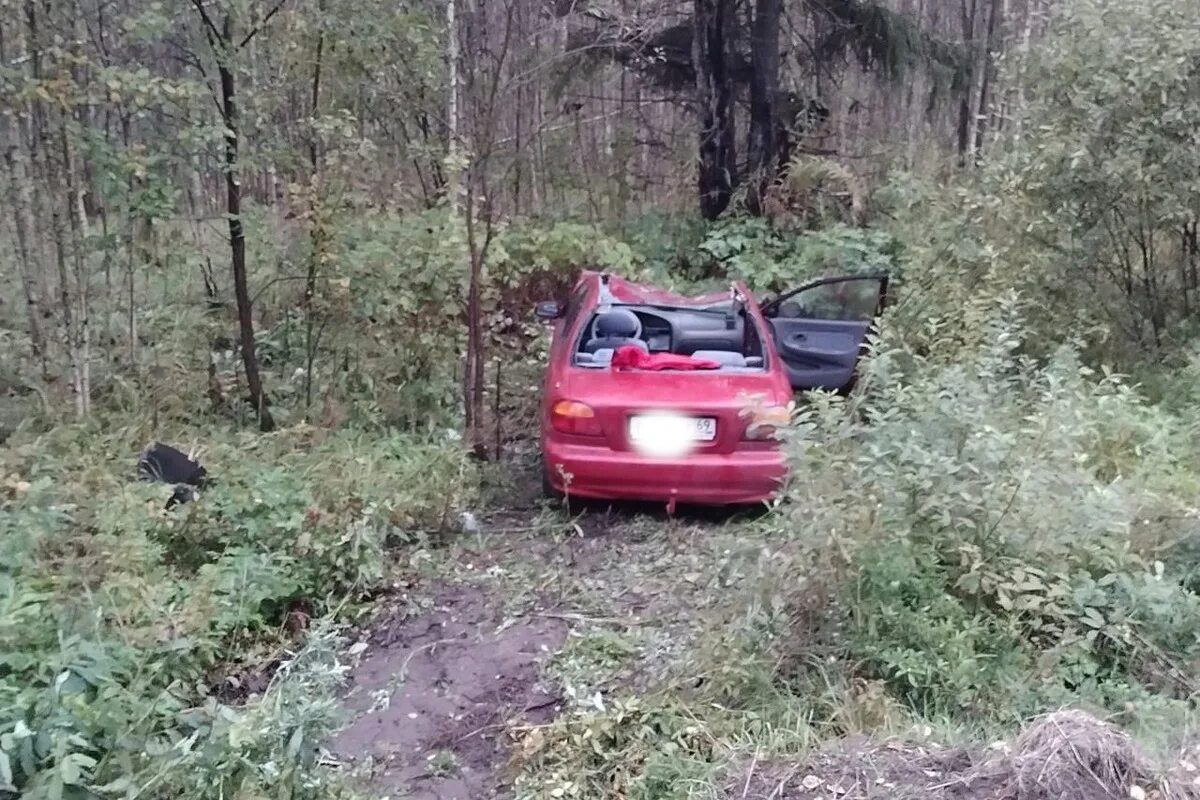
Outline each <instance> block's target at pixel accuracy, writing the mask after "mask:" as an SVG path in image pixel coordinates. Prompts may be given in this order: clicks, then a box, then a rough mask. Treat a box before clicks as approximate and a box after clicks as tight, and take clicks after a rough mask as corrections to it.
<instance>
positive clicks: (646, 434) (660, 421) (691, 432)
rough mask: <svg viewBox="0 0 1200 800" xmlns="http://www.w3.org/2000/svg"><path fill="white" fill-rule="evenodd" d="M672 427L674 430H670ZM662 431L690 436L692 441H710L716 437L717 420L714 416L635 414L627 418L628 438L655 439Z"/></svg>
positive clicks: (661, 434) (636, 440)
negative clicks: (671, 416)
mask: <svg viewBox="0 0 1200 800" xmlns="http://www.w3.org/2000/svg"><path fill="white" fill-rule="evenodd" d="M672 428H673V429H674V430H670V429H672ZM664 432H667V433H668V434H674V435H675V436H681V437H686V438H690V439H691V440H692V441H694V442H711V441H712V440H713V439H715V438H717V420H716V419H715V418H714V417H684V418H679V417H675V418H669V417H661V416H637V417H630V418H629V438H630V439H631V440H633V441H635V442H642V441H647V440H653V439H657V438H659V437H662V436H663V434H664Z"/></svg>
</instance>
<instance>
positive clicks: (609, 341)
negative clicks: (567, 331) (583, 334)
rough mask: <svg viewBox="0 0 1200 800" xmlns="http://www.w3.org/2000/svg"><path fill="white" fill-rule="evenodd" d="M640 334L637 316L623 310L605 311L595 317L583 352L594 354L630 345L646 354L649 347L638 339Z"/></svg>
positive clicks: (640, 323) (639, 322)
mask: <svg viewBox="0 0 1200 800" xmlns="http://www.w3.org/2000/svg"><path fill="white" fill-rule="evenodd" d="M641 333H642V321H641V320H640V319H638V318H637V314H634V313H633V312H632V311H629V310H626V309H624V308H617V309H613V310H612V311H605V312H602V313H600V314H597V315H596V319H595V321H594V322H593V323H592V338H591V339H588V341H587V342H586V343H585V344H584V345H583V352H585V353H595V352H596V351H597V350H616V349H617V348H618V347H624V346H626V345H632V346H634V347H639V348H641V349H642V350H645V351H646V352H647V353H648V352H650V345H648V344H646V342H644V341H642V340H641V339H639V338H638V337H639V336H640V335H641Z"/></svg>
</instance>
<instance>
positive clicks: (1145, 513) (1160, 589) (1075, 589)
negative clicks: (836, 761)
mask: <svg viewBox="0 0 1200 800" xmlns="http://www.w3.org/2000/svg"><path fill="white" fill-rule="evenodd" d="M994 312H995V313H994V314H993V316H992V317H991V319H990V321H989V322H987V323H986V324H984V325H983V326H982V328H981V329H982V330H984V331H986V332H987V333H986V335H985V336H983V337H982V340H983V341H986V342H987V343H988V344H986V345H985V346H982V347H980V348H979V349H977V350H975V351H969V350H968V351H963V350H961V349H959V350H957V352H958V358H957V359H955V360H950V359H945V360H943V358H942V357H941V354H938V353H933V354H929V355H916V354H914V353H913V352H912V351H911V350H908V349H905V348H903V347H901V346H899V345H897V344H895V343H893V344H887V343H880V344H877V346H876V351H875V353H874V355H873V357H872V358H871V359H870V361H869V363H868V365H867V367H866V369H865V370H864V374H863V382H862V386H861V389H860V392H859V393H858V394H857V395H856V396H855V397H853V398H852V399H851V400H848V401H845V400H841V399H836V398H825V397H820V396H818V397H815V398H814V399H813V402H812V403H811V404H810V405H809V406H808V407H807V408H806V409H805V410H804V411H803V412H802V413H801V415H800V418H799V423H798V430H797V432H796V434H795V436H794V439H793V441H792V443H791V444H790V451H791V454H792V455H791V462H792V470H793V474H795V475H796V476H797V479H796V480H794V481H793V482H792V484H791V486H790V488H789V490H788V493H787V500H788V502H787V503H786V504H785V505H784V506H782V507H781V509H780V512H779V515H778V517H777V520H776V524H777V525H778V526H779V529H780V530H781V532H786V534H787V535H788V537H789V539H791V540H793V541H795V542H797V543H798V545H799V548H800V550H799V552H801V553H803V555H802V556H801V557H800V559H799V561H798V562H796V563H797V565H803V566H802V567H801V566H798V569H799V572H798V574H797V576H796V578H795V580H796V581H798V582H799V583H800V585H801V586H802V587H805V588H804V589H803V591H805V592H811V593H813V594H814V595H815V596H827V595H832V596H833V597H834V598H835V600H834V602H833V603H831V604H830V606H829V614H831V615H832V617H833V619H832V620H829V619H827V620H826V622H827V624H828V625H829V627H831V628H835V629H837V630H839V631H841V635H842V639H841V642H840V644H841V647H842V648H843V651H842V652H843V654H844V656H845V657H846V658H847V659H849V662H850V663H854V664H859V665H861V666H860V669H862V670H864V671H865V673H866V674H867V675H868V676H869V677H877V678H880V679H883V680H885V681H887V682H888V684H889V685H890V686H891V687H892V691H893V693H894V694H895V695H896V696H898V697H901V698H903V699H904V700H906V701H907V702H908V703H909V705H910V706H911V707H912V708H914V710H916V711H918V712H919V713H922V714H933V715H938V714H950V715H960V716H963V717H971V718H985V719H987V718H991V719H994V718H996V717H998V716H999V717H1005V716H1008V717H1011V716H1014V715H1018V716H1019V715H1021V714H1025V713H1032V712H1033V711H1035V710H1038V709H1040V708H1042V707H1044V704H1045V702H1046V699H1047V698H1049V697H1056V698H1061V696H1062V695H1063V693H1064V690H1066V691H1068V692H1078V695H1077V697H1079V698H1081V699H1084V700H1085V701H1087V702H1105V703H1115V702H1116V700H1115V696H1117V695H1121V694H1122V693H1123V692H1118V691H1115V690H1114V687H1121V686H1126V687H1127V686H1135V685H1139V684H1140V685H1145V686H1152V687H1153V688H1154V690H1155V691H1158V692H1160V693H1162V694H1164V695H1166V696H1168V697H1169V696H1171V695H1173V694H1174V695H1179V696H1181V695H1182V694H1184V693H1185V691H1186V689H1185V687H1183V686H1180V685H1179V684H1178V682H1177V681H1175V680H1174V678H1172V676H1171V675H1170V674H1169V673H1170V669H1169V667H1168V666H1167V665H1169V664H1172V663H1179V662H1182V663H1187V662H1188V661H1189V660H1190V659H1192V658H1195V657H1196V656H1197V655H1200V633H1198V631H1200V628H1198V627H1197V626H1198V625H1200V599H1198V598H1197V596H1196V595H1195V594H1194V593H1193V592H1192V591H1191V589H1190V588H1188V586H1187V585H1184V584H1183V583H1182V582H1181V581H1180V580H1179V578H1178V576H1173V575H1172V574H1170V573H1167V572H1166V571H1165V570H1164V569H1163V567H1162V565H1161V564H1159V565H1156V563H1155V559H1156V558H1157V557H1158V550H1157V547H1158V544H1159V543H1160V540H1161V538H1162V537H1161V536H1154V535H1151V534H1150V533H1148V532H1147V531H1145V530H1144V528H1145V527H1147V526H1148V523H1147V520H1150V519H1153V518H1156V517H1158V516H1163V517H1174V516H1176V515H1177V514H1178V513H1180V512H1182V511H1184V510H1186V509H1188V508H1190V507H1191V506H1192V503H1193V501H1194V499H1195V496H1196V495H1195V484H1194V481H1192V480H1190V478H1189V477H1188V476H1189V475H1190V473H1191V465H1192V463H1193V458H1194V453H1195V444H1196V438H1195V431H1194V429H1193V426H1192V424H1191V423H1190V422H1185V421H1184V420H1182V419H1180V418H1176V417H1174V416H1172V415H1171V414H1170V413H1169V412H1167V411H1165V410H1163V409H1161V408H1156V407H1154V406H1150V405H1148V404H1147V403H1146V402H1145V401H1144V400H1143V399H1142V398H1141V396H1140V395H1138V394H1137V393H1136V392H1135V391H1134V390H1133V389H1132V388H1130V387H1129V386H1128V385H1127V384H1125V383H1124V382H1123V381H1121V380H1120V379H1119V378H1117V377H1116V376H1113V375H1107V374H1099V375H1097V374H1094V373H1093V372H1092V371H1091V370H1090V369H1088V368H1087V367H1085V366H1083V364H1082V363H1081V361H1080V359H1079V357H1078V355H1077V354H1076V353H1075V351H1073V350H1072V349H1070V348H1066V347H1064V348H1060V349H1059V350H1058V351H1057V352H1056V353H1055V354H1054V356H1053V357H1052V358H1051V359H1049V360H1048V361H1045V362H1037V361H1034V360H1032V359H1031V358H1029V357H1026V356H1021V355H1019V353H1020V350H1021V349H1022V336H1023V330H1022V327H1021V322H1020V309H1019V307H1018V306H1016V305H1014V304H1013V303H1012V302H1011V301H1005V302H1001V303H999V305H997V306H996V307H995V308H994ZM951 346H954V345H951ZM1149 526H1150V527H1153V524H1152V523H1149ZM822 584H824V585H823V586H822ZM1085 679H1086V680H1085ZM1124 694H1125V696H1129V695H1128V692H1124ZM1014 696H1015V697H1016V699H1015V700H1014V699H1013V698H1014Z"/></svg>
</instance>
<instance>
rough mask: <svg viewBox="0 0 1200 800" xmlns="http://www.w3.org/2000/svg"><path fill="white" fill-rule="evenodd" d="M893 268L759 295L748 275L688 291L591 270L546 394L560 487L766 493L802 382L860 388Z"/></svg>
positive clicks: (547, 456)
mask: <svg viewBox="0 0 1200 800" xmlns="http://www.w3.org/2000/svg"><path fill="white" fill-rule="evenodd" d="M886 293H887V276H885V275H855V276H848V277H840V278H827V279H825V280H821V281H817V282H814V283H810V284H807V285H805V286H802V287H801V288H799V289H796V290H795V291H792V292H788V293H786V294H784V295H782V296H780V297H777V298H775V299H773V300H770V301H769V302H766V303H764V304H763V305H761V306H760V305H758V304H757V303H756V302H755V301H754V300H753V299H752V298H751V296H750V293H749V291H747V289H746V287H745V286H743V285H742V284H740V283H738V284H734V285H733V286H732V287H731V288H730V290H729V291H726V292H717V293H714V294H707V295H699V296H694V297H686V296H681V295H677V294H674V293H671V292H668V291H664V290H662V289H656V288H653V287H650V286H644V285H640V284H636V283H632V282H629V281H626V280H623V279H621V278H619V277H616V276H610V275H607V274H601V273H597V272H585V273H583V275H582V276H581V277H580V279H579V282H578V283H577V284H576V285H575V287H574V289H573V290H572V292H571V295H570V300H569V301H568V302H567V304H566V306H565V307H563V306H561V305H560V304H559V303H556V302H546V303H539V304H538V307H537V316H538V317H540V318H541V319H544V320H552V321H553V322H554V332H553V337H552V340H551V345H550V360H549V365H548V367H547V369H546V376H545V385H544V389H543V394H542V426H541V450H542V469H543V483H544V487H545V489H546V491H547V493H548V494H550V495H551V496H561V495H563V494H567V495H569V496H571V497H583V498H602V499H613V500H615V499H628V500H652V501H662V502H666V503H668V504H669V505H671V506H673V505H674V504H675V503H676V502H679V503H698V504H705V505H730V504H743V503H756V502H760V501H763V500H766V499H768V498H770V497H771V495H772V494H773V493H774V492H775V491H776V490H777V489H778V488H779V485H780V481H781V479H782V478H783V477H784V474H785V469H784V461H783V456H782V453H781V452H780V450H779V446H778V442H777V441H776V439H775V426H778V425H781V424H786V422H787V421H788V419H789V416H790V407H789V404H790V403H791V401H792V396H793V392H794V391H796V390H803V389H816V388H821V389H831V390H844V389H847V388H848V387H849V386H850V384H851V383H852V381H853V378H854V371H855V365H856V363H857V361H858V357H859V354H860V352H861V350H862V346H863V342H864V340H865V338H866V335H867V331H868V329H869V327H870V325H871V322H872V320H873V319H874V317H875V316H876V314H877V313H878V312H879V310H880V309H881V308H882V305H883V301H884V298H885V297H886Z"/></svg>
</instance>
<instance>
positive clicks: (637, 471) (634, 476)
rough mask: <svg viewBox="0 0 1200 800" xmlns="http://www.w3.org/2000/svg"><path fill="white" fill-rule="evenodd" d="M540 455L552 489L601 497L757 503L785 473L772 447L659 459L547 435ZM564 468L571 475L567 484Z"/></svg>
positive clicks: (572, 494) (722, 503)
mask: <svg viewBox="0 0 1200 800" xmlns="http://www.w3.org/2000/svg"><path fill="white" fill-rule="evenodd" d="M542 456H543V459H544V463H545V465H546V472H547V478H548V480H549V482H550V485H551V486H552V487H553V488H554V489H555V490H556V491H559V492H563V491H566V492H568V493H569V494H570V495H571V496H572V497H583V498H596V499H604V500H649V501H662V502H668V501H670V500H672V499H674V500H675V501H676V502H679V503H695V504H702V505H740V504H744V503H745V504H749V503H759V502H762V501H764V500H767V499H770V498H771V496H772V495H774V494H775V492H776V491H777V490H778V489H779V486H780V482H781V481H782V479H783V477H784V474H785V468H784V462H783V454H782V453H781V452H779V450H778V449H775V448H771V449H762V450H742V451H738V452H734V453H729V454H710V453H699V454H697V453H694V454H692V455H689V456H686V457H683V458H680V459H677V460H659V459H649V458H646V457H644V456H641V455H638V454H637V453H633V452H622V451H615V450H609V449H608V448H605V447H594V446H590V445H578V444H570V443H564V442H558V441H554V440H553V439H550V440H548V441H545V442H543V445H542ZM560 467H561V472H560V470H559V468H560ZM562 473H567V474H568V475H570V481H569V486H567V485H565V484H566V483H567V481H565V480H564V477H563V474H562Z"/></svg>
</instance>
